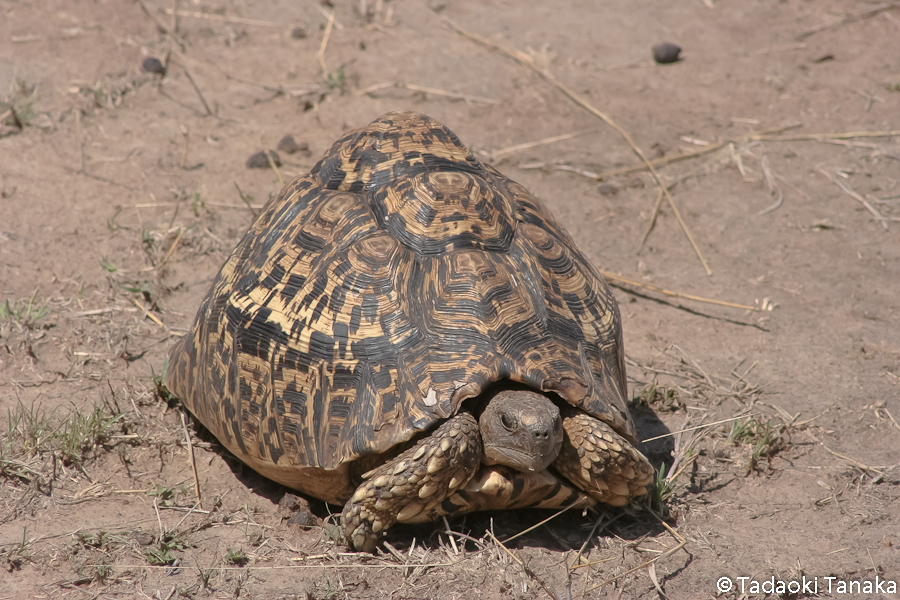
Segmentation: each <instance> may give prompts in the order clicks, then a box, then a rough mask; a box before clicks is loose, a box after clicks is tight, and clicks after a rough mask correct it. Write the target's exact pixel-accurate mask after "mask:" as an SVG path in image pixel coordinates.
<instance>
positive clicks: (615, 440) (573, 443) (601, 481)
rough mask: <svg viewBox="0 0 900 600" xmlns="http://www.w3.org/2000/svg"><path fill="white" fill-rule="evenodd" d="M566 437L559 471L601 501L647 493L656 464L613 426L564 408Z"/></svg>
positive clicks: (615, 501) (622, 500) (621, 502)
mask: <svg viewBox="0 0 900 600" xmlns="http://www.w3.org/2000/svg"><path fill="white" fill-rule="evenodd" d="M562 416H563V430H564V431H565V437H564V438H563V443H562V448H561V449H560V451H559V456H558V457H557V458H556V461H555V462H554V463H553V466H554V468H555V469H556V471H557V472H558V473H559V474H560V475H562V476H563V477H565V478H566V479H568V480H569V482H571V483H572V484H573V485H574V486H576V487H578V488H579V489H581V490H583V491H585V492H587V493H588V494H590V495H591V496H593V497H594V498H596V499H597V500H599V501H600V502H604V503H606V504H611V505H613V506H624V505H626V504H628V501H629V500H631V499H632V498H634V497H635V496H642V495H644V494H646V493H647V484H649V483H650V482H651V481H652V480H653V467H651V466H650V462H649V461H648V460H647V458H646V457H645V456H644V455H643V454H641V452H640V451H639V450H637V449H636V448H635V447H634V446H632V445H631V442H629V441H628V440H626V439H625V438H623V437H622V436H620V435H619V434H618V433H616V432H615V431H614V430H613V429H612V427H610V426H609V425H607V424H606V423H604V422H603V421H601V420H600V419H596V418H594V417H592V416H590V415H588V414H586V413H583V412H581V411H580V410H577V409H574V408H572V407H566V408H564V409H563V410H562Z"/></svg>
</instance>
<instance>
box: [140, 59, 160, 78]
mask: <svg viewBox="0 0 900 600" xmlns="http://www.w3.org/2000/svg"><path fill="white" fill-rule="evenodd" d="M141 67H143V69H144V70H145V71H147V72H148V73H156V74H157V75H165V74H166V67H165V66H164V65H163V64H162V63H161V62H159V59H158V58H156V57H154V56H148V57H147V58H145V59H144V62H143V63H141Z"/></svg>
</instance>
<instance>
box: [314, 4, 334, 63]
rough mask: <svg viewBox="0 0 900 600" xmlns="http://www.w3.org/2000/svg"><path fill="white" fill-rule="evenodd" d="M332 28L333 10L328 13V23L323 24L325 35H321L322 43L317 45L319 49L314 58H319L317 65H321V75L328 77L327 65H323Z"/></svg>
mask: <svg viewBox="0 0 900 600" xmlns="http://www.w3.org/2000/svg"><path fill="white" fill-rule="evenodd" d="M332 28H334V13H333V12H332V13H329V15H328V24H327V25H325V35H324V36H322V45H321V46H319V51H318V52H317V53H316V58H318V59H319V66H320V67H322V76H323V77H328V67H327V66H325V48H327V47H328V38H330V37H331V30H332Z"/></svg>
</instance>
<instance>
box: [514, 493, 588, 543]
mask: <svg viewBox="0 0 900 600" xmlns="http://www.w3.org/2000/svg"><path fill="white" fill-rule="evenodd" d="M577 505H578V502H576V503H575V504H570V505H569V506H567V507H565V508H563V509H560V510H558V511H557V512H555V513H553V514H552V515H550V516H549V517H547V518H546V519H544V520H543V521H540V522H538V523H535V524H534V525H532V526H531V527H529V528H528V529H525V530H523V531H520V532H519V533H517V534H516V535H514V536H512V537H508V538H506V539H505V540H503V542H504V543H506V542H511V541H513V540H514V539H516V538H519V537H522V536H523V535H525V534H526V533H529V532H532V531H534V530H535V529H537V528H538V527H540V526H541V525H543V524H545V523H547V522H549V521H552V520H553V519H555V518H556V517H558V516H559V515H561V514H563V513H564V512H566V511H567V510H569V509H570V508H575V507H576V506H577Z"/></svg>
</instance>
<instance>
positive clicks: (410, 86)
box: [356, 81, 499, 104]
mask: <svg viewBox="0 0 900 600" xmlns="http://www.w3.org/2000/svg"><path fill="white" fill-rule="evenodd" d="M392 88H401V89H406V90H410V91H413V92H422V93H423V94H432V95H434V96H445V97H447V98H453V99H455V100H465V101H466V102H481V103H482V104H498V103H499V100H494V99H493V98H485V97H483V96H470V95H469V94H460V93H457V92H448V91H447V90H440V89H437V88H431V87H424V86H421V85H416V84H414V83H404V82H402V81H387V82H385V83H375V84H372V85H370V86H368V87H365V88H363V89H361V90H358V91H357V92H356V94H357V95H358V96H364V95H366V94H372V93H374V92H377V91H379V90H388V89H392Z"/></svg>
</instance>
